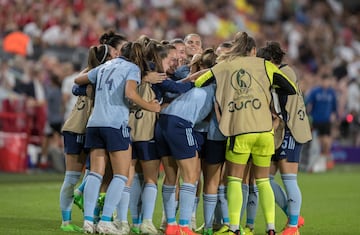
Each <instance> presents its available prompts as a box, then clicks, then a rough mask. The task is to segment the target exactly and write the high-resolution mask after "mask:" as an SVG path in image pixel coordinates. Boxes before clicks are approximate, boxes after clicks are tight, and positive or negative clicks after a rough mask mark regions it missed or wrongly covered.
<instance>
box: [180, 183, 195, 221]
mask: <svg viewBox="0 0 360 235" xmlns="http://www.w3.org/2000/svg"><path fill="white" fill-rule="evenodd" d="M195 194H196V186H195V185H194V184H190V183H183V184H182V185H181V186H180V192H179V225H180V226H188V225H189V221H190V219H191V214H192V210H193V206H194V203H195ZM191 202H193V203H192V204H191Z"/></svg>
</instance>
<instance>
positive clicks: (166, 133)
mask: <svg viewBox="0 0 360 235" xmlns="http://www.w3.org/2000/svg"><path fill="white" fill-rule="evenodd" d="M155 140H156V146H157V150H158V153H159V155H160V156H161V157H163V156H172V157H174V158H175V159H177V160H181V159H186V158H192V157H194V156H195V155H196V152H197V151H198V150H199V149H198V148H199V145H198V143H197V140H196V136H195V133H194V131H193V128H192V124H191V123H190V122H188V121H186V120H184V119H182V118H179V117H176V116H173V115H166V114H160V117H159V120H158V125H157V126H156V130H155Z"/></svg>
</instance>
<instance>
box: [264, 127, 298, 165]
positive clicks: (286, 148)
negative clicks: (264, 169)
mask: <svg viewBox="0 0 360 235" xmlns="http://www.w3.org/2000/svg"><path fill="white" fill-rule="evenodd" d="M301 149H302V144H300V143H298V142H296V140H295V139H294V137H293V136H292V135H291V132H290V131H289V130H286V131H285V136H284V140H283V142H282V144H281V146H280V148H278V149H276V150H275V154H274V155H273V157H272V159H271V160H272V161H280V160H282V159H287V161H288V162H297V163H299V162H300V155H301Z"/></svg>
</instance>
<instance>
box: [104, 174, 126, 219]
mask: <svg viewBox="0 0 360 235" xmlns="http://www.w3.org/2000/svg"><path fill="white" fill-rule="evenodd" d="M127 180H128V178H127V177H126V176H124V175H118V174H116V175H114V176H113V178H112V180H111V182H110V184H109V187H108V189H107V190H106V197H105V202H104V207H103V213H102V216H101V220H102V221H111V220H112V215H113V213H114V211H115V209H116V206H117V204H119V202H120V199H121V195H122V192H123V190H124V187H125V184H126V182H127Z"/></svg>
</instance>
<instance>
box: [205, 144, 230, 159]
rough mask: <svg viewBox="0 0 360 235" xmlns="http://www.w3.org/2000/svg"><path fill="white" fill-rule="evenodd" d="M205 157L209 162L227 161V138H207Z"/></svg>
mask: <svg viewBox="0 0 360 235" xmlns="http://www.w3.org/2000/svg"><path fill="white" fill-rule="evenodd" d="M204 150H205V151H204V152H205V155H204V157H203V159H204V160H205V162H206V163H208V164H219V163H224V162H225V150H226V140H206V141H205V145H204Z"/></svg>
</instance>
